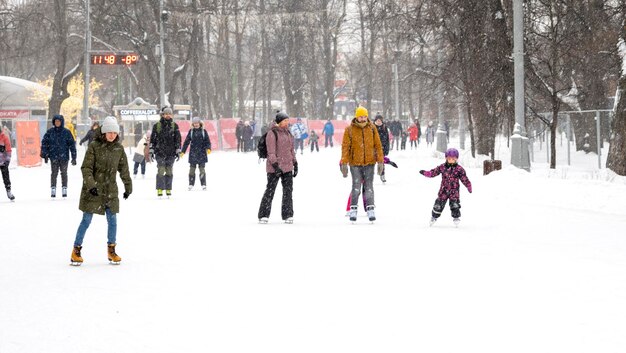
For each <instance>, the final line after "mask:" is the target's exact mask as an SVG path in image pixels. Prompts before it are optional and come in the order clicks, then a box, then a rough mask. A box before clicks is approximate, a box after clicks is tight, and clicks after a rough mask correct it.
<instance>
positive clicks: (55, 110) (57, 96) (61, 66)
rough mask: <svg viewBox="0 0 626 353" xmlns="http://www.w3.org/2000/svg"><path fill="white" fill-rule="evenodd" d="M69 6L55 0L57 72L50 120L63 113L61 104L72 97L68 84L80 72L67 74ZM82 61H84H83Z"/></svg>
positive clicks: (63, 1) (74, 70) (49, 113)
mask: <svg viewBox="0 0 626 353" xmlns="http://www.w3.org/2000/svg"><path fill="white" fill-rule="evenodd" d="M66 13H67V4H66V0H54V15H55V19H56V23H55V26H54V28H55V30H56V32H55V34H54V41H55V53H54V54H55V59H56V72H55V73H54V80H53V82H52V92H51V94H50V99H49V100H48V119H49V120H52V117H53V116H54V115H56V114H60V113H61V104H63V101H64V100H65V99H66V98H68V97H69V96H70V94H69V92H68V91H67V84H68V83H69V81H70V79H71V78H72V77H73V76H74V75H75V74H76V73H77V72H78V66H77V67H74V68H73V69H72V70H71V71H70V72H68V73H66V72H65V70H66V66H67V56H68V45H67V29H68V26H67V17H66ZM81 61H82V60H81ZM79 65H80V64H79Z"/></svg>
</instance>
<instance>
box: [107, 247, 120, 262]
mask: <svg viewBox="0 0 626 353" xmlns="http://www.w3.org/2000/svg"><path fill="white" fill-rule="evenodd" d="M108 250H109V251H108V255H109V261H110V262H111V264H112V265H119V264H120V261H122V258H121V257H119V256H117V254H116V253H115V244H108Z"/></svg>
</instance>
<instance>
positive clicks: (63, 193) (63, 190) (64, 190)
mask: <svg viewBox="0 0 626 353" xmlns="http://www.w3.org/2000/svg"><path fill="white" fill-rule="evenodd" d="M61 196H63V197H67V186H64V187H62V188H61Z"/></svg>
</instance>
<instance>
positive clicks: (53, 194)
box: [50, 186, 57, 197]
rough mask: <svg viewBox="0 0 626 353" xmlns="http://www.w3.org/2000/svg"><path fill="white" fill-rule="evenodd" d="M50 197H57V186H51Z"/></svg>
mask: <svg viewBox="0 0 626 353" xmlns="http://www.w3.org/2000/svg"><path fill="white" fill-rule="evenodd" d="M50 197H57V188H56V187H55V186H53V187H51V188H50Z"/></svg>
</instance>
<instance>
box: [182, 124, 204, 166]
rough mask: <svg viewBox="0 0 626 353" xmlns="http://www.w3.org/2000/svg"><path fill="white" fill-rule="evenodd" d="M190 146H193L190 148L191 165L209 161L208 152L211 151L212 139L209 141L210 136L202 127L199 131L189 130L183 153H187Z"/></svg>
mask: <svg viewBox="0 0 626 353" xmlns="http://www.w3.org/2000/svg"><path fill="white" fill-rule="evenodd" d="M189 145H191V147H190V148H189V164H204V163H206V162H207V161H208V159H207V156H206V155H207V153H206V152H207V151H206V150H210V149H211V139H209V134H208V133H207V132H206V130H204V128H203V127H202V125H200V127H199V128H197V129H194V128H192V129H191V130H189V132H188V133H187V138H185V143H184V144H183V149H182V152H186V151H187V147H189Z"/></svg>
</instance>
